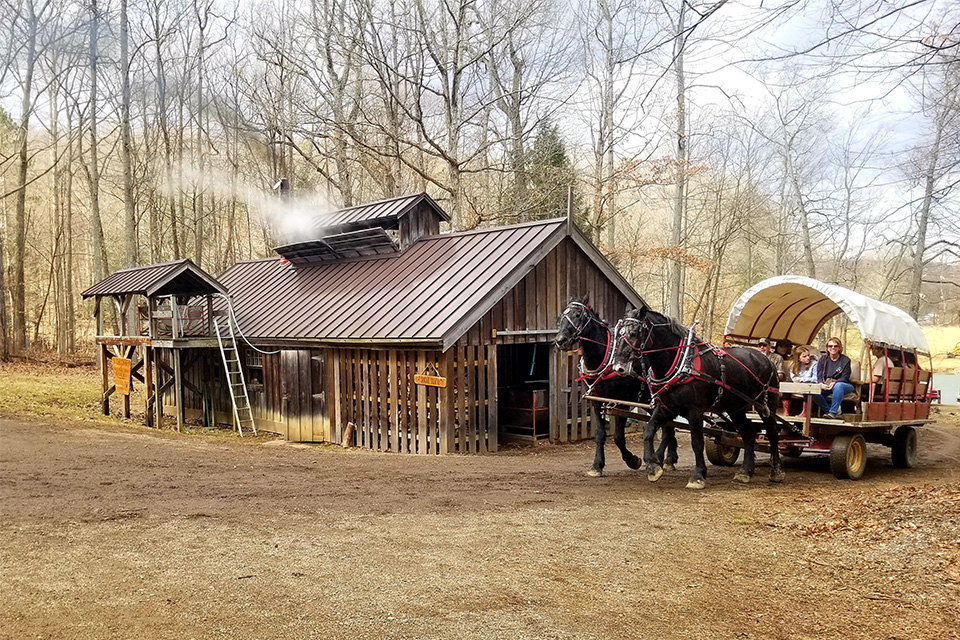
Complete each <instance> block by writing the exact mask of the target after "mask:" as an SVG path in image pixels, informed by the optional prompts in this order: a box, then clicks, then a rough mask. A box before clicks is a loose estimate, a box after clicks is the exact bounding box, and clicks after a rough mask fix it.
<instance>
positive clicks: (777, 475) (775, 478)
mask: <svg viewBox="0 0 960 640" xmlns="http://www.w3.org/2000/svg"><path fill="white" fill-rule="evenodd" d="M786 477H787V474H786V473H784V472H783V469H777V470H776V471H771V472H770V482H783V479H784V478H786Z"/></svg>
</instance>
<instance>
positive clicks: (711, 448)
mask: <svg viewBox="0 0 960 640" xmlns="http://www.w3.org/2000/svg"><path fill="white" fill-rule="evenodd" d="M704 448H705V449H706V452H707V460H709V461H710V464H713V465H716V466H718V467H732V466H733V465H735V464H736V463H737V458H739V457H740V447H731V446H728V445H725V444H720V443H718V442H717V441H716V440H713V439H708V440H707V441H706V442H704Z"/></svg>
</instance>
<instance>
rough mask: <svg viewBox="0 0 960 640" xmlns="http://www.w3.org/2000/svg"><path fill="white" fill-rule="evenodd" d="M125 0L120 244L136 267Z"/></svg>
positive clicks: (124, 3) (128, 264) (127, 263)
mask: <svg viewBox="0 0 960 640" xmlns="http://www.w3.org/2000/svg"><path fill="white" fill-rule="evenodd" d="M128 40H129V27H128V23H127V0H120V81H121V94H122V95H121V100H120V162H121V164H122V165H123V211H124V216H123V240H124V242H123V248H124V251H123V253H124V264H125V266H126V267H128V268H129V267H135V266H137V263H138V261H139V260H138V257H137V214H136V210H135V206H134V201H133V166H132V160H131V155H132V152H131V149H130V146H131V142H130V54H129V51H128Z"/></svg>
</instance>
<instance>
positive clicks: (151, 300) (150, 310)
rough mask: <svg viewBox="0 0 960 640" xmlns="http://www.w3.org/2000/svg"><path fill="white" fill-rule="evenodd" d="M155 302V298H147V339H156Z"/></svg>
mask: <svg viewBox="0 0 960 640" xmlns="http://www.w3.org/2000/svg"><path fill="white" fill-rule="evenodd" d="M154 302H155V300H154V298H147V337H149V338H153V337H154V336H153V333H154V329H153V305H154ZM151 360H152V358H151Z"/></svg>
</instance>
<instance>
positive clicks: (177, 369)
mask: <svg viewBox="0 0 960 640" xmlns="http://www.w3.org/2000/svg"><path fill="white" fill-rule="evenodd" d="M180 351H181V350H180V349H171V350H170V352H171V353H172V354H173V395H174V397H175V398H176V403H177V431H183V416H184V413H183V371H182V370H181V363H180Z"/></svg>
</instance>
